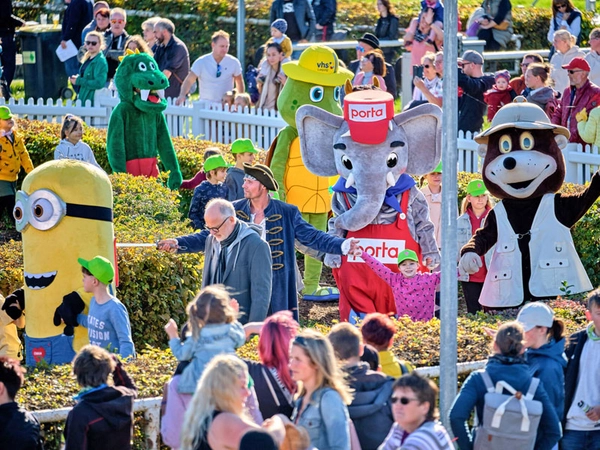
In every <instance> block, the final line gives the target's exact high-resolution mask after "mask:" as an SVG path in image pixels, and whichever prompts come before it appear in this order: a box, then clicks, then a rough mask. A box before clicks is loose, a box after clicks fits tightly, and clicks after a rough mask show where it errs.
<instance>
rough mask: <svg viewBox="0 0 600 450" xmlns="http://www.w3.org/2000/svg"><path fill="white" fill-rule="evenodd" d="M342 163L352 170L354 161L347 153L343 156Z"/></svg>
mask: <svg viewBox="0 0 600 450" xmlns="http://www.w3.org/2000/svg"><path fill="white" fill-rule="evenodd" d="M342 164H343V165H344V167H345V168H346V169H348V170H352V161H350V158H348V157H347V156H346V155H344V156H342Z"/></svg>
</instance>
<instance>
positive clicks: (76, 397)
mask: <svg viewBox="0 0 600 450" xmlns="http://www.w3.org/2000/svg"><path fill="white" fill-rule="evenodd" d="M105 387H108V384H106V383H102V384H101V385H100V386H96V387H84V388H83V389H82V390H80V391H79V392H78V393H77V395H74V396H73V400H81V398H82V397H83V396H84V395H86V394H91V393H92V392H96V391H99V390H101V389H104V388H105Z"/></svg>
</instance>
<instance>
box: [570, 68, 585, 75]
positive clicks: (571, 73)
mask: <svg viewBox="0 0 600 450" xmlns="http://www.w3.org/2000/svg"><path fill="white" fill-rule="evenodd" d="M567 72H569V75H573V74H574V73H577V72H585V70H580V69H569V70H567Z"/></svg>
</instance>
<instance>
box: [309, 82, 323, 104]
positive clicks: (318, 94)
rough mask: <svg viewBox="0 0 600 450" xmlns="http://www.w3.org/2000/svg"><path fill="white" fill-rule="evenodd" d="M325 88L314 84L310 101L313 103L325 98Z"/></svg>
mask: <svg viewBox="0 0 600 450" xmlns="http://www.w3.org/2000/svg"><path fill="white" fill-rule="evenodd" d="M324 92H325V91H323V88H322V87H321V86H313V87H312V88H310V101H311V102H313V103H319V102H320V101H321V100H323V94H324Z"/></svg>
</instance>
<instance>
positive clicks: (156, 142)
mask: <svg viewBox="0 0 600 450" xmlns="http://www.w3.org/2000/svg"><path fill="white" fill-rule="evenodd" d="M115 85H116V86H117V91H118V92H119V98H120V100H121V101H120V103H119V104H118V105H117V106H116V107H115V109H114V110H113V112H112V114H111V116H110V121H109V124H108V132H107V136H106V152H107V153H108V161H109V163H110V166H111V168H112V170H113V171H114V172H127V173H130V174H132V175H143V176H150V177H156V176H158V165H157V161H158V160H157V156H160V161H161V163H162V164H163V165H164V167H165V168H166V169H167V170H168V171H170V174H169V181H168V185H169V188H171V189H177V188H178V187H179V186H180V185H181V181H182V176H181V170H180V168H179V162H178V161H177V156H176V155H175V148H174V147H173V142H171V137H170V135H169V129H168V128H167V122H166V120H165V116H164V114H163V111H164V110H165V109H166V108H167V101H166V100H165V98H164V96H165V89H166V88H167V87H168V86H169V81H168V80H167V77H166V76H165V75H164V74H163V73H162V72H161V71H160V70H159V69H158V64H157V63H156V61H155V60H154V58H152V57H151V56H150V55H148V54H146V53H139V52H138V51H137V50H136V52H135V53H134V52H132V51H131V50H127V53H126V55H125V56H124V57H123V58H122V60H121V63H120V64H119V67H118V68H117V72H116V74H115Z"/></svg>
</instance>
